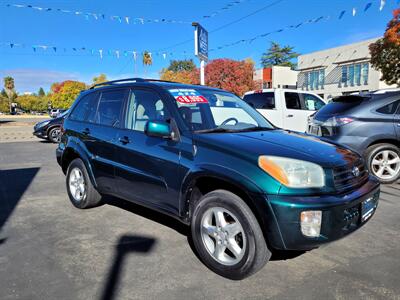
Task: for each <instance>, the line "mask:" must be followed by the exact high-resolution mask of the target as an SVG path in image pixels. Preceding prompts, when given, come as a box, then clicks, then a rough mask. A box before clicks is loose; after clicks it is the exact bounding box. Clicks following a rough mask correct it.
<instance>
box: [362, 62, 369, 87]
mask: <svg viewBox="0 0 400 300" xmlns="http://www.w3.org/2000/svg"><path fill="white" fill-rule="evenodd" d="M368 67H369V66H368V63H365V64H362V66H361V76H362V83H363V84H364V85H367V84H368Z"/></svg>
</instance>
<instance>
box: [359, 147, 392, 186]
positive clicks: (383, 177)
mask: <svg viewBox="0 0 400 300" xmlns="http://www.w3.org/2000/svg"><path fill="white" fill-rule="evenodd" d="M365 157H366V160H367V164H368V170H369V171H370V173H371V174H373V175H374V176H376V177H377V178H378V179H379V181H380V182H381V183H384V184H389V183H393V182H395V181H397V180H398V179H399V178H400V149H399V148H398V147H396V146H395V145H392V144H386V143H385V144H376V145H373V146H370V147H369V148H368V149H367V151H366V154H365ZM390 162H393V163H392V164H390Z"/></svg>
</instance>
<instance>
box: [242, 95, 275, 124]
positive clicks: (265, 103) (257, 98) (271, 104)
mask: <svg viewBox="0 0 400 300" xmlns="http://www.w3.org/2000/svg"><path fill="white" fill-rule="evenodd" d="M243 100H244V101H246V102H247V104H249V105H250V106H252V107H254V108H255V109H257V110H258V112H260V113H261V114H262V115H263V116H264V117H265V118H266V119H267V120H268V121H270V122H271V123H272V124H273V125H275V126H277V127H283V118H282V110H280V109H279V103H278V101H276V97H275V92H274V91H271V92H255V93H252V94H247V95H245V96H244V98H243Z"/></svg>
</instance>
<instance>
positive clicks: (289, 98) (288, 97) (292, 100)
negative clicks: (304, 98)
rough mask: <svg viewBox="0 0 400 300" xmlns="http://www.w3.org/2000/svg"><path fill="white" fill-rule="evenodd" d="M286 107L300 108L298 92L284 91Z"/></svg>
mask: <svg viewBox="0 0 400 300" xmlns="http://www.w3.org/2000/svg"><path fill="white" fill-rule="evenodd" d="M285 101H286V108H288V109H301V102H300V95H299V94H298V93H285Z"/></svg>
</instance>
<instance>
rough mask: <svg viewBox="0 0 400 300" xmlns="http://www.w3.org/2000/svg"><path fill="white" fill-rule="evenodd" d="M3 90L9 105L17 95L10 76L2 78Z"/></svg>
mask: <svg viewBox="0 0 400 300" xmlns="http://www.w3.org/2000/svg"><path fill="white" fill-rule="evenodd" d="M4 90H5V92H6V94H7V98H8V101H9V102H10V105H11V102H12V100H14V99H15V98H16V97H17V93H16V92H15V84H14V78H12V77H11V76H7V77H4Z"/></svg>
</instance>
